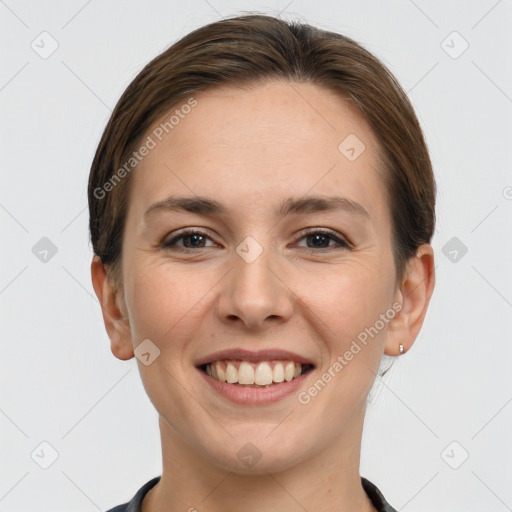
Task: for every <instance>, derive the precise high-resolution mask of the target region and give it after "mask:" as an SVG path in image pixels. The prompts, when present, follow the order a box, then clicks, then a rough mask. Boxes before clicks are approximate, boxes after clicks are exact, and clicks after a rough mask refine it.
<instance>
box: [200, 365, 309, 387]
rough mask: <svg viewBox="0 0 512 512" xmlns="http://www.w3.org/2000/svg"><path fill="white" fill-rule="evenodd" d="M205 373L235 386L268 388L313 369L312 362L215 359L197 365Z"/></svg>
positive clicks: (289, 380)
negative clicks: (254, 361)
mask: <svg viewBox="0 0 512 512" xmlns="http://www.w3.org/2000/svg"><path fill="white" fill-rule="evenodd" d="M199 369H200V370H202V371H203V372H204V373H206V375H208V376H209V377H211V378H212V379H215V380H217V381H219V382H224V383H227V384H232V385H235V386H243V387H254V388H261V387H264V388H268V387H271V386H276V385H278V384H281V383H284V382H291V381H292V380H294V379H298V378H299V377H301V376H302V375H305V374H306V373H308V372H310V371H311V370H312V369H313V365H312V364H302V363H300V362H298V361H293V360H268V361H260V362H257V363H253V362H251V361H245V360H236V359H232V360H217V361H212V362H210V363H206V364H203V365H201V366H199Z"/></svg>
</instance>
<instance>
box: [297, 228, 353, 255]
mask: <svg viewBox="0 0 512 512" xmlns="http://www.w3.org/2000/svg"><path fill="white" fill-rule="evenodd" d="M303 239H305V240H306V246H305V247H306V248H308V249H313V252H315V251H314V249H320V250H321V249H336V246H337V248H339V249H350V248H351V245H350V244H349V243H348V242H347V241H345V240H344V238H343V237H342V236H341V235H339V234H338V233H336V231H331V230H327V229H312V230H310V231H308V232H307V233H305V234H303V236H302V237H301V238H300V240H303ZM330 242H334V245H330ZM297 247H304V245H302V246H301V245H300V244H297Z"/></svg>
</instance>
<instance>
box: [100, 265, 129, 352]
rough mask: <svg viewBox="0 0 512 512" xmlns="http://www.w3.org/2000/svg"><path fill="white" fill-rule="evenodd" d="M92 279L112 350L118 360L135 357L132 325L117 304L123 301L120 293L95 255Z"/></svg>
mask: <svg viewBox="0 0 512 512" xmlns="http://www.w3.org/2000/svg"><path fill="white" fill-rule="evenodd" d="M91 278H92V285H93V287H94V291H95V292H96V296H97V297H98V300H99V301H100V304H101V312H102V314H103V321H104V323H105V329H106V330H107V334H108V337H109V338H110V349H111V350H112V354H114V355H115V356H116V357H117V358H118V359H121V360H123V361H125V360H127V359H131V358H132V357H133V356H134V352H133V345H132V339H131V333H130V324H129V322H128V319H127V318H125V317H126V314H125V313H124V312H123V311H121V309H120V308H119V306H118V304H117V302H118V301H120V300H122V297H119V296H118V294H119V291H117V292H116V290H114V288H113V286H112V283H111V282H110V280H109V277H108V274H107V272H106V270H105V267H104V265H103V263H102V262H101V260H100V258H99V257H98V256H96V255H94V257H93V259H92V263H91Z"/></svg>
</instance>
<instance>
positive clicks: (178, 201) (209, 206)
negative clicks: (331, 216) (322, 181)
mask: <svg viewBox="0 0 512 512" xmlns="http://www.w3.org/2000/svg"><path fill="white" fill-rule="evenodd" d="M336 210H341V211H345V212H347V213H351V214H357V215H361V216H363V217H367V218H370V215H369V214H368V212H367V211H366V210H365V208H364V207H363V206H362V205H361V204H359V203H356V202H355V201H352V200H350V199H347V198H345V197H338V196H307V197H302V198H298V199H297V198H293V197H289V198H287V199H285V200H284V201H283V203H282V204H281V206H280V207H279V208H278V209H277V211H276V216H280V217H286V216H287V215H290V214H305V213H315V212H322V211H336ZM163 211H165V212H169V211H186V212H190V213H196V214H199V215H225V214H227V213H228V212H227V209H226V207H225V206H224V205H223V204H222V203H219V202H218V201H216V200H214V199H210V198H207V197H199V196H195V197H178V196H170V197H168V198H166V199H164V200H162V201H158V202H156V203H154V204H152V205H151V206H150V207H149V208H148V209H147V210H146V212H145V213H144V217H147V216H148V215H149V214H151V213H154V212H163Z"/></svg>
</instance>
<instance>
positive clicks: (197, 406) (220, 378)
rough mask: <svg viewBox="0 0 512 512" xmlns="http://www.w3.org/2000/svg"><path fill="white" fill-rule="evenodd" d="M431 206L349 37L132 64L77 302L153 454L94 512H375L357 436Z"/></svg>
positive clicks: (103, 157) (381, 79) (409, 317)
mask: <svg viewBox="0 0 512 512" xmlns="http://www.w3.org/2000/svg"><path fill="white" fill-rule="evenodd" d="M434 202H435V183H434V177H433V173H432V168H431V163H430V159H429V155H428V151H427V148H426V145H425V141H424V138H423V135H422V131H421V128H420V126H419V124H418V121H417V118H416V116H415V114H414V111H413V109H412V107H411V105H410V103H409V101H408V100H407V98H406V96H405V94H404V92H403V90H402V89H401V88H400V86H399V85H398V84H397V82H396V80H395V79H394V78H393V77H392V76H391V74H390V73H389V71H387V70H386V68H385V67H384V66H383V65H382V64H381V63H380V62H379V61H378V60H377V59H376V58H375V57H374V56H373V55H371V54H370V53H369V52H368V51H366V50H365V49H363V48H362V47H361V46H359V45H358V44H357V43H355V42H354V41H352V40H351V39H348V38H346V37H344V36H341V35H339V34H335V33H331V32H326V31H321V30H318V29H315V28H313V27H310V26H308V25H303V24H298V23H287V22H284V21H282V20H279V19H276V18H273V17H268V16H263V15H247V16H240V17H235V18H231V19H225V20H222V21H219V22H216V23H212V24H210V25H208V26H205V27H202V28H200V29H198V30H195V31H194V32H192V33H191V34H189V35H187V36H186V37H184V38H183V39H181V40H180V41H178V42H177V43H176V44H174V45H173V46H172V47H170V48H169V49H168V50H166V51H165V52H163V53H162V54H161V55H159V56H158V57H157V58H155V59H154V60H153V61H152V62H150V63H149V64H148V65H147V66H146V67H145V68H144V69H143V70H142V72H141V73H140V74H139V75H138V76H137V77H136V78H135V80H134V81H133V82H132V83H131V84H130V86H129V87H128V88H127V90H126V91H125V93H124V94H123V96H122V97H121V99H120V100H119V102H118V104H117V106H116V108H115V110H114V112H113V114H112V117H111V119H110V121H109V123H108V125H107V127H106V129H105V132H104V134H103V137H102V139H101V141H100V144H99V147H98V150H97V152H96V155H95V158H94V161H93V164H92V169H91V174H90V179H89V208H90V231H91V241H92V244H93V248H94V253H95V255H94V258H93V262H92V266H91V273H92V280H93V285H94V289H95V292H96V294H97V296H98V298H99V300H100V302H101V305H102V312H103V317H104V322H105V326H106V330H107V332H108V335H109V337H110V340H111V349H112V352H113V354H114V355H115V356H116V357H118V358H119V359H122V360H126V359H130V358H132V357H134V356H135V357H137V360H138V363H139V369H140V374H141V378H142V382H143V384H144V387H145V390H146V392H147V393H148V396H149V398H150V400H151V401H152V403H153V405H154V406H155V408H156V410H157V411H158V413H159V425H160V432H161V443H162V461H163V471H162V475H161V476H159V477H156V478H153V479H152V480H150V481H149V482H147V483H146V484H145V485H144V486H143V487H142V488H141V489H140V490H139V491H138V492H137V493H136V495H135V496H134V497H133V499H132V500H131V502H130V503H129V504H125V505H121V506H119V507H116V508H114V509H112V510H113V511H116V512H120V511H130V512H134V511H139V510H141V511H143V512H163V511H166V512H170V511H178V510H179V511H183V510H189V511H194V510H198V511H200V512H202V511H214V510H246V511H252V510H258V511H259V510H265V511H274V510H275V511H277V510H279V511H282V510H286V511H294V510H308V511H315V512H318V511H334V510H335V511H346V512H348V511H351V512H354V511H360V512H363V511H365V512H369V511H375V510H377V511H388V512H389V511H393V510H394V509H393V508H392V507H391V505H390V504H389V503H387V502H386V500H385V498H384V497H383V495H382V494H381V492H380V491H379V489H378V488H377V487H376V486H375V485H374V484H372V483H371V482H370V481H368V480H367V479H365V478H364V477H361V476H360V475H359V462H360V448H361V435H362V428H363V421H364V415H365V406H366V398H367V395H368V393H369V391H370V389H371V387H372V384H373V382H374V380H375V377H376V374H377V371H378V368H379V363H380V361H381V359H382V357H383V354H387V355H388V356H398V355H400V354H402V353H405V352H406V351H407V350H409V349H410V348H411V346H412V344H413V343H414V340H415V339H416V336H417V335H418V332H419V330H420V328H421V325H422V323H423V319H424V317H425V313H426V310H427V307H428V303H429V300H430V297H431V294H432V291H433V288H434V256H433V251H432V247H431V245H430V241H431V237H432V233H433V230H434Z"/></svg>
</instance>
